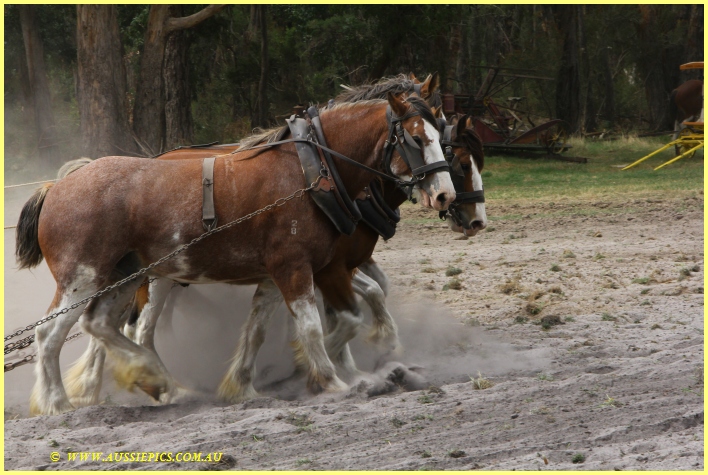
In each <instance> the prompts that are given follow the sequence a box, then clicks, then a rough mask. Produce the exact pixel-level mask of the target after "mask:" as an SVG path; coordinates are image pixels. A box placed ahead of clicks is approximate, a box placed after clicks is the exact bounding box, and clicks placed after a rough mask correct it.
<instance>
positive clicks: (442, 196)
mask: <svg viewBox="0 0 708 475" xmlns="http://www.w3.org/2000/svg"><path fill="white" fill-rule="evenodd" d="M435 199H436V200H438V201H439V202H440V203H442V204H445V203H446V202H447V193H439V194H438V196H436V197H435Z"/></svg>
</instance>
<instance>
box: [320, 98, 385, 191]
mask: <svg viewBox="0 0 708 475" xmlns="http://www.w3.org/2000/svg"><path fill="white" fill-rule="evenodd" d="M321 123H322V131H323V133H324V135H325V137H326V138H327V145H328V146H329V147H330V148H332V149H333V150H336V151H337V152H339V153H342V154H344V155H346V156H347V157H349V158H351V159H352V160H354V161H356V162H358V163H361V164H362V165H366V166H367V167H369V168H373V169H375V170H381V164H382V162H383V158H384V155H383V145H384V142H385V141H386V137H387V133H388V124H387V122H386V103H383V104H381V105H380V106H378V105H376V106H368V107H366V106H364V105H362V106H360V107H356V106H353V107H350V108H344V109H333V110H329V111H324V112H323V113H322V120H321ZM334 162H335V163H336V164H337V170H338V172H339V175H340V177H341V178H342V182H343V183H344V186H345V188H346V189H347V193H348V194H349V196H355V195H356V194H357V193H359V191H361V190H363V189H364V187H365V186H366V185H368V184H369V183H370V182H371V180H372V179H373V178H374V176H373V175H372V173H370V172H368V171H366V170H364V169H361V168H359V167H357V166H355V165H351V164H349V163H347V162H345V161H343V160H340V159H337V158H336V157H335V159H334Z"/></svg>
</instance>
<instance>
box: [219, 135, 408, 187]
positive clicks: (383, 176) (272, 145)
mask: <svg viewBox="0 0 708 475" xmlns="http://www.w3.org/2000/svg"><path fill="white" fill-rule="evenodd" d="M297 142H300V143H309V144H310V145H314V146H315V147H318V148H320V149H322V150H324V151H326V152H329V153H331V154H332V155H334V156H335V157H337V158H340V159H342V160H344V161H345V162H348V163H350V164H352V165H354V166H357V167H359V168H363V169H364V170H366V171H368V172H369V173H373V174H374V175H376V176H379V177H381V178H383V179H385V180H388V181H392V182H394V183H396V184H397V185H399V186H413V185H415V184H416V182H415V181H403V180H399V179H398V178H395V177H392V176H390V175H387V174H385V173H383V172H380V171H378V170H375V169H373V168H371V167H367V166H366V165H364V164H363V163H359V162H357V161H356V160H352V159H351V158H349V157H347V156H346V155H342V154H341V153H339V152H337V151H336V150H332V149H331V148H329V147H326V146H324V145H322V144H320V143H317V142H315V141H314V140H310V139H296V138H292V139H285V140H278V141H277V142H269V143H266V144H263V145H254V146H253V147H248V148H246V149H242V150H236V151H234V152H231V154H234V153H236V152H248V151H250V150H259V149H263V148H270V147H276V146H278V145H283V144H286V143H297ZM248 158H252V157H248Z"/></svg>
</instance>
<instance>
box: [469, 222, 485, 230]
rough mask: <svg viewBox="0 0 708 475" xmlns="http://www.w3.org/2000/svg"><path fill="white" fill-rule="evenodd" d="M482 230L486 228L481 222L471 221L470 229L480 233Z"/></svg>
mask: <svg viewBox="0 0 708 475" xmlns="http://www.w3.org/2000/svg"><path fill="white" fill-rule="evenodd" d="M484 228H486V226H485V225H484V223H482V221H472V229H474V230H475V231H481V230H482V229H484Z"/></svg>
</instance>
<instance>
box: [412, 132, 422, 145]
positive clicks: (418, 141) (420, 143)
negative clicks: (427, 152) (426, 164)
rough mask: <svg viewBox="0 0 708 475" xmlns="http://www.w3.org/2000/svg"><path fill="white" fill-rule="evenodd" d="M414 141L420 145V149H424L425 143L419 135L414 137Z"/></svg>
mask: <svg viewBox="0 0 708 475" xmlns="http://www.w3.org/2000/svg"><path fill="white" fill-rule="evenodd" d="M413 141H414V142H415V143H417V144H418V146H419V147H421V148H422V147H423V141H422V140H421V139H420V137H418V136H417V135H414V136H413Z"/></svg>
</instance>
